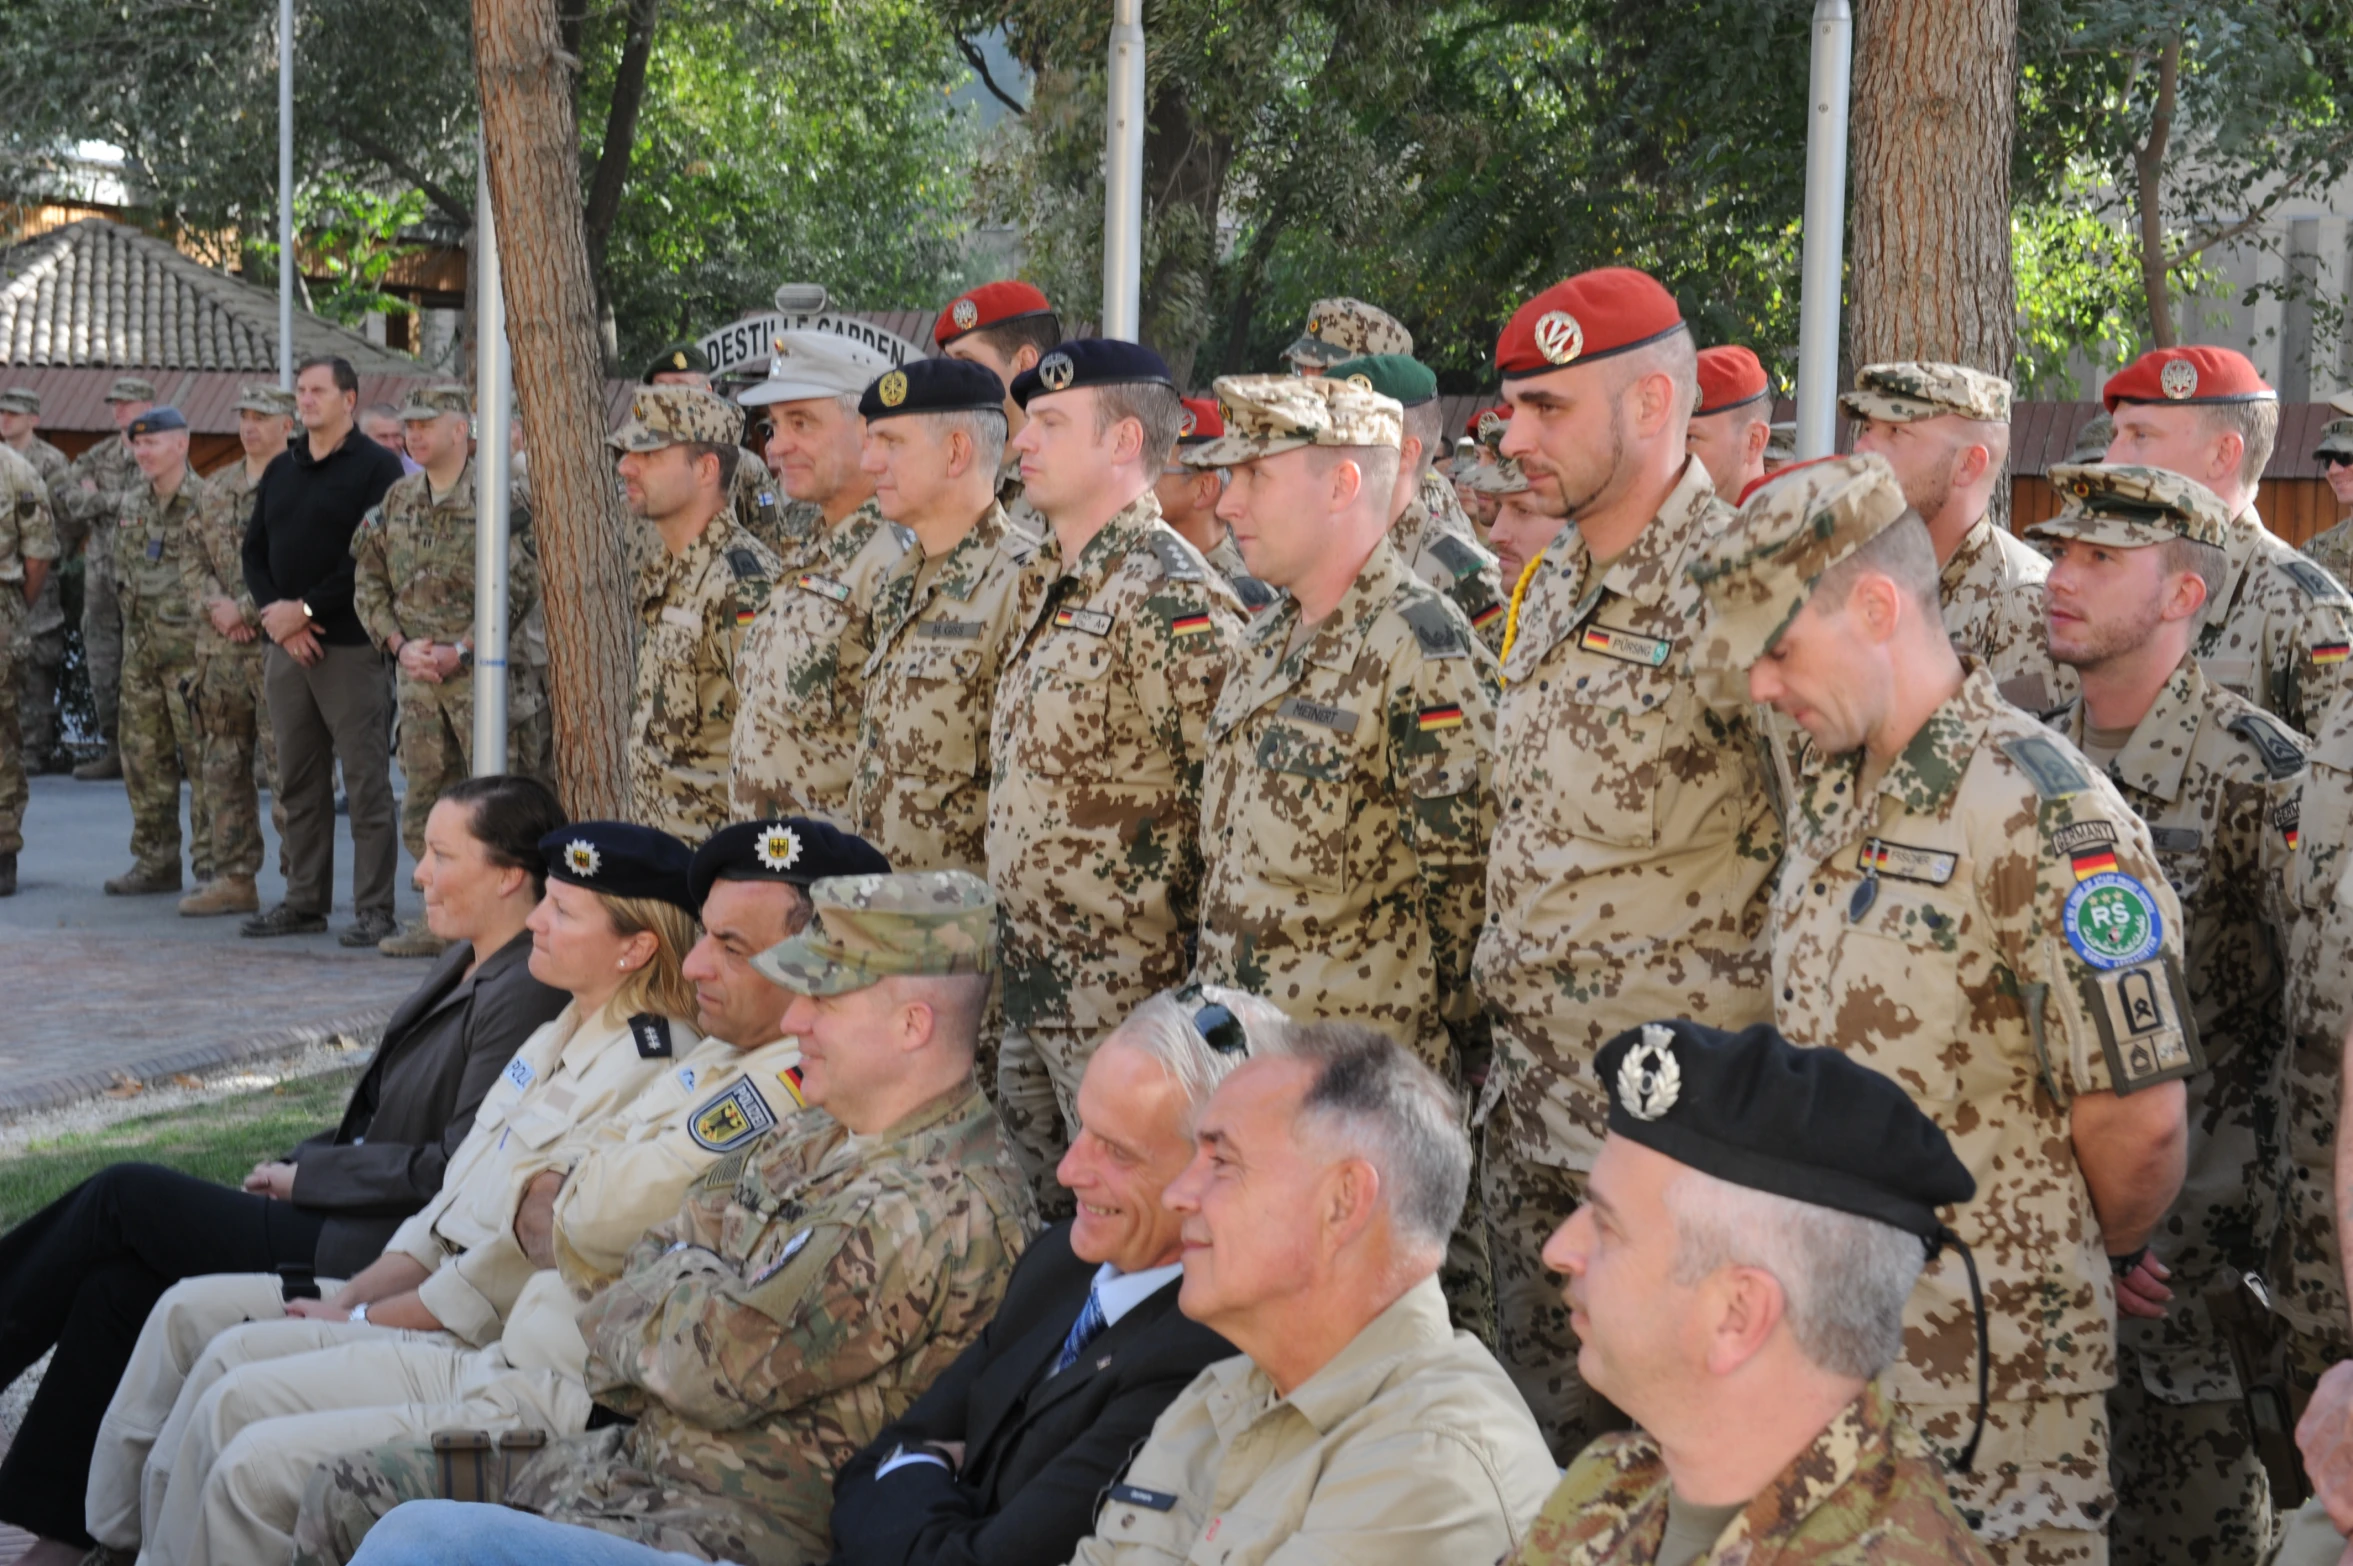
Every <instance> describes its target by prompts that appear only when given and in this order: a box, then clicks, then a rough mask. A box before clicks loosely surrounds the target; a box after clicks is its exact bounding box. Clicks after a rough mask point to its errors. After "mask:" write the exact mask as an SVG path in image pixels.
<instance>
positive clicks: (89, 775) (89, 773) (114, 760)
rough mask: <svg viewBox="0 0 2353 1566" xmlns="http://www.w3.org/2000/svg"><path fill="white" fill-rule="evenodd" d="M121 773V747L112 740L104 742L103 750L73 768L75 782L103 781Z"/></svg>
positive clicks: (117, 776)
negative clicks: (104, 747)
mask: <svg viewBox="0 0 2353 1566" xmlns="http://www.w3.org/2000/svg"><path fill="white" fill-rule="evenodd" d="M122 775H123V749H122V747H121V746H120V745H117V744H116V743H115V742H114V741H113V740H108V741H107V742H106V749H105V750H104V751H103V752H101V753H100V754H98V755H96V756H93V757H92V758H91V759H90V760H88V761H85V762H83V763H82V764H81V765H80V766H78V767H76V768H74V781H75V782H77V783H105V782H108V781H110V780H112V779H115V778H119V777H121V776H122Z"/></svg>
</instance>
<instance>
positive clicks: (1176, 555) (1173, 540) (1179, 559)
mask: <svg viewBox="0 0 2353 1566" xmlns="http://www.w3.org/2000/svg"><path fill="white" fill-rule="evenodd" d="M1145 542H1147V543H1149V544H1150V545H1151V546H1152V553H1153V554H1154V555H1155V556H1157V557H1158V559H1159V561H1160V574H1161V575H1162V576H1165V577H1167V578H1168V579H1169V580H1170V581H1172V582H1198V581H1200V580H1201V562H1200V561H1198V560H1196V559H1194V558H1193V552H1192V551H1191V550H1189V549H1187V548H1186V547H1185V541H1184V540H1183V539H1181V538H1179V537H1177V536H1176V535H1175V534H1174V533H1150V534H1147V535H1145Z"/></svg>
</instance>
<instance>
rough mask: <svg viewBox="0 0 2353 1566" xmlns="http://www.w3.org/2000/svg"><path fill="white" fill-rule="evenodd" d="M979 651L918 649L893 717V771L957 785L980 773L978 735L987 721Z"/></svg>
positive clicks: (971, 649) (956, 648)
mask: <svg viewBox="0 0 2353 1566" xmlns="http://www.w3.org/2000/svg"><path fill="white" fill-rule="evenodd" d="M980 678H981V654H980V649H978V648H977V647H929V648H922V649H920V650H919V651H917V652H916V653H915V654H914V655H913V656H912V657H911V658H909V659H908V662H907V668H906V672H905V674H904V675H903V676H902V689H903V690H904V692H905V703H904V706H903V707H902V709H901V710H900V711H899V712H896V713H894V714H892V716H891V725H890V733H889V740H890V743H891V745H892V747H893V750H894V752H895V755H896V770H898V771H900V772H904V773H907V774H909V775H911V776H914V777H927V778H937V779H940V780H942V781H955V780H958V779H963V778H970V777H974V776H977V775H978V774H979V772H980V729H981V727H982V726H983V725H985V724H986V723H987V722H988V720H989V713H988V696H989V693H988V692H987V691H986V690H984V689H982V688H981V685H980Z"/></svg>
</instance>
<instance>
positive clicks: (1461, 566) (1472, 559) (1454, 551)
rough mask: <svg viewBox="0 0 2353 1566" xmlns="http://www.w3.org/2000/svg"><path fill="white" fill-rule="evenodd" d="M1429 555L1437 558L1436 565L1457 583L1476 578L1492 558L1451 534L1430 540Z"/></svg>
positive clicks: (1444, 534) (1476, 546) (1473, 545)
mask: <svg viewBox="0 0 2353 1566" xmlns="http://www.w3.org/2000/svg"><path fill="white" fill-rule="evenodd" d="M1430 553H1431V554H1433V555H1436V556H1437V557H1438V563H1439V564H1440V565H1442V566H1444V567H1445V568H1446V572H1447V574H1448V575H1449V576H1451V577H1453V578H1454V579H1455V580H1456V581H1458V582H1459V581H1461V580H1462V579H1463V578H1464V577H1466V576H1477V575H1478V574H1479V573H1480V571H1482V570H1484V569H1485V568H1486V565H1487V562H1488V561H1489V560H1490V559H1491V558H1493V557H1492V556H1490V555H1489V554H1488V553H1487V552H1486V551H1485V550H1483V549H1481V548H1479V546H1478V545H1476V544H1473V543H1471V542H1470V541H1468V540H1467V539H1461V538H1457V537H1455V536H1454V535H1453V534H1452V533H1442V534H1440V535H1439V536H1438V537H1437V538H1435V539H1433V540H1431V542H1430Z"/></svg>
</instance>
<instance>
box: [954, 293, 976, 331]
mask: <svg viewBox="0 0 2353 1566" xmlns="http://www.w3.org/2000/svg"><path fill="white" fill-rule="evenodd" d="M948 315H949V317H950V319H952V320H954V321H955V323H956V325H957V327H958V329H959V330H962V331H967V332H969V331H971V330H972V327H973V323H974V322H976V321H978V320H979V319H980V306H978V305H976V304H974V303H973V302H972V301H971V300H969V299H959V300H957V301H956V305H955V308H954V309H952V310H950V311H949V312H948Z"/></svg>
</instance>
